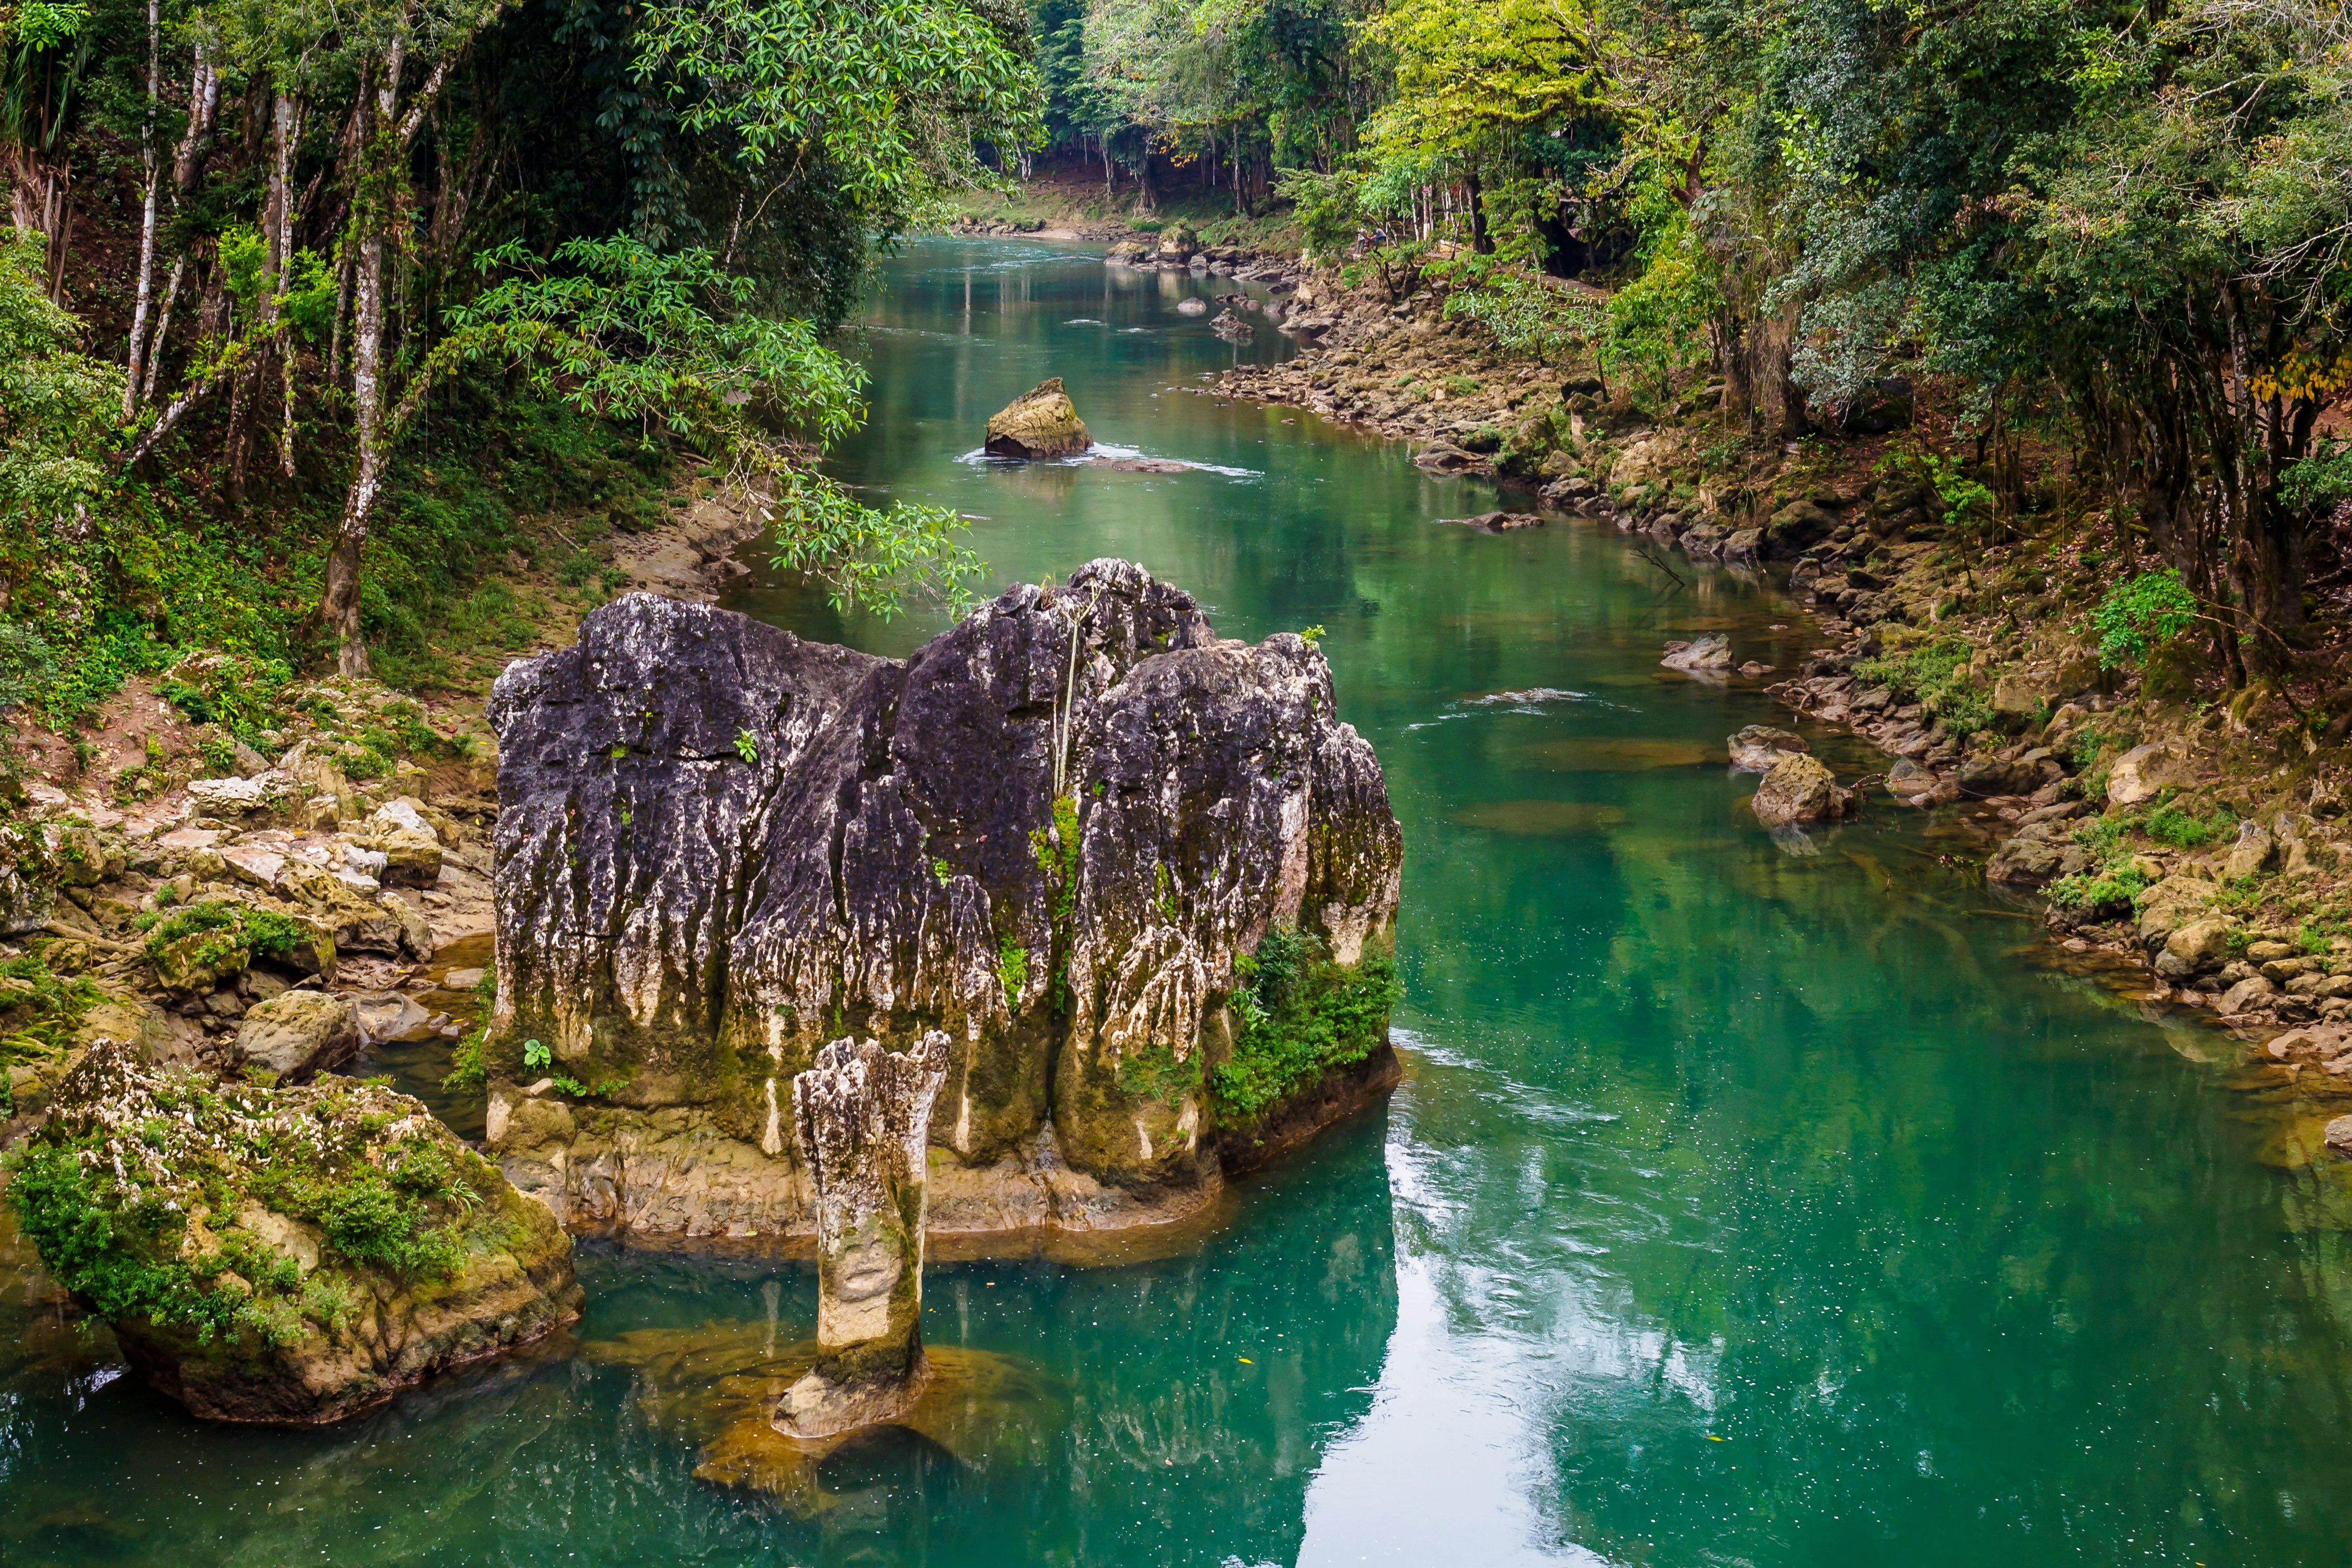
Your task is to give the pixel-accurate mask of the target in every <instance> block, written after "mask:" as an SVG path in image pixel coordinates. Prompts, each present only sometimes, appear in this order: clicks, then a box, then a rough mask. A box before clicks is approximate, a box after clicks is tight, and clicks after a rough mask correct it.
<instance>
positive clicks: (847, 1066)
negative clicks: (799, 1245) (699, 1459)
mask: <svg viewBox="0 0 2352 1568" xmlns="http://www.w3.org/2000/svg"><path fill="white" fill-rule="evenodd" d="M947 1071H948V1037H947V1036H946V1035H945V1034H944V1033H942V1032H941V1031H940V1030H931V1031H929V1033H927V1034H925V1035H924V1036H923V1038H922V1040H921V1042H920V1043H919V1044H917V1045H916V1046H915V1047H914V1048H913V1049H912V1050H910V1051H906V1052H904V1053H903V1054H902V1053H900V1052H898V1051H885V1050H883V1049H882V1047H881V1045H880V1044H879V1043H877V1041H874V1040H858V1041H851V1040H835V1041H834V1042H833V1043H832V1044H831V1045H828V1046H826V1047H825V1048H824V1050H823V1051H819V1052H818V1053H817V1058H816V1065H815V1066H814V1068H811V1069H810V1070H809V1071H806V1072H803V1073H802V1074H800V1075H799V1076H798V1077H796V1078H794V1079H793V1123H794V1127H795V1131H796V1132H797V1134H798V1135H799V1139H800V1148H801V1158H802V1159H803V1162H805V1164H806V1166H807V1169H808V1173H809V1177H810V1180H811V1183H812V1184H813V1185H814V1187H815V1189H816V1249H817V1250H816V1260H817V1261H816V1268H817V1309H816V1337H817V1344H818V1346H819V1347H820V1352H821V1354H820V1356H819V1359H818V1361H817V1364H816V1365H815V1367H814V1369H812V1370H811V1371H810V1372H809V1374H808V1375H806V1376H804V1377H803V1378H802V1379H801V1380H800V1381H799V1382H797V1383H795V1384H793V1385H792V1387H791V1388H790V1389H789V1390H787V1391H786V1392H785V1394H784V1397H783V1399H782V1403H781V1404H780V1405H779V1406H778V1407H777V1411H776V1427H777V1429H778V1430H779V1431H782V1432H785V1433H788V1434H789V1435H791V1436H793V1437H831V1436H833V1435H834V1434H835V1433H837V1432H845V1431H848V1430H850V1429H851V1428H852V1427H866V1426H871V1425H874V1424H875V1423H877V1422H880V1421H887V1420H889V1419H891V1418H892V1417H893V1416H897V1415H898V1414H900V1413H901V1412H903V1411H904V1410H905V1409H906V1408H907V1406H908V1405H910V1404H912V1403H913V1401H914V1398H915V1396H916V1395H917V1394H918V1393H919V1392H920V1391H921V1388H922V1385H923V1381H924V1378H925V1376H926V1375H927V1373H928V1370H929V1369H928V1368H927V1367H926V1366H925V1364H924V1361H923V1335H922V1316H923V1194H924V1175H925V1167H924V1154H923V1150H924V1146H925V1145H926V1144H927V1143H928V1142H929V1137H930V1124H931V1103H932V1102H933V1101H934V1100H936V1099H937V1098H938V1097H939V1092H940V1084H941V1083H942V1082H945V1081H946V1078H947Z"/></svg>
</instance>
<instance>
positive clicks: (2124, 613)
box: [2091, 567, 2197, 670]
mask: <svg viewBox="0 0 2352 1568" xmlns="http://www.w3.org/2000/svg"><path fill="white" fill-rule="evenodd" d="M2196 622H2197V600H2196V597H2195V596H2194V595H2193V594H2191V593H2190V592H2189V589H2188V586H2187V585H2186V584H2184V583H2183V582H2182V581H2181V580H2180V574H2179V572H2177V571H2174V570H2171V569H2170V568H2169V567H2168V568H2166V569H2165V570H2162V571H2144V572H2142V573H2140V574H2139V575H2138V576H2137V577H2135V578H2133V579H2132V580H2130V581H2129V582H2126V583H2120V584H2118V585H2116V587H2114V588H2111V589H2109V590H2108V591H2107V594H2106V597H2105V598H2104V599H2102V600H2100V601H2099V605H2098V608H2097V609H2095V610H2094V611H2092V612H2091V623H2092V624H2093V625H2095V626H2096V627H2097V628H2098V632H2099V663H2100V664H2104V665H2105V666H2106V667H2107V668H2108V669H2111V670H2113V669H2120V668H2122V667H2123V666H2125V665H2126V664H2142V663H2145V662H2146V661H2147V657H2148V655H2150V654H2151V653H2156V652H2157V651H2158V650H2159V649H2161V648H2163V647H2164V646H2165V644H2167V643H2170V642H2171V641H2172V640H2173V639H2174V638H2176V637H2178V636H2179V635H2180V634H2181V633H2182V632H2186V631H2188V630H2189V627H2191V626H2193V625H2195V624H2196Z"/></svg>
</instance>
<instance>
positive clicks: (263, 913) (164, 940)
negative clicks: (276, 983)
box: [139, 898, 313, 968]
mask: <svg viewBox="0 0 2352 1568" xmlns="http://www.w3.org/2000/svg"><path fill="white" fill-rule="evenodd" d="M139 925H140V926H141V927H142V929H143V930H145V931H146V933H147V957H148V960H149V961H150V962H151V963H155V964H158V965H161V964H163V963H166V962H170V961H173V959H177V960H178V961H180V962H182V963H184V964H185V965H187V966H188V967H207V968H209V967H216V966H217V965H219V964H221V963H222V962H223V961H225V960H226V959H229V958H231V957H233V956H236V955H237V954H240V953H242V954H247V955H250V956H253V957H256V958H284V957H287V956H290V955H292V954H293V953H295V952H297V951H299V950H300V949H301V948H304V947H307V946H310V945H311V942H312V939H313V938H312V935H311V932H310V929H309V928H308V927H307V926H305V925H303V924H302V923H301V922H300V921H299V920H296V919H294V918H293V917H292V916H290V915H280V914H278V912H277V911H276V910H272V909H255V908H253V907H251V906H250V905H248V904H231V903H229V902H228V901H227V900H226V899H217V898H208V899H204V900H202V901H200V902H198V903H195V904H185V905H183V906H182V907H180V908H178V909H174V910H172V911H170V912H168V913H167V912H165V911H163V910H158V911H156V912H155V913H154V914H153V915H142V916H141V917H140V920H139ZM185 936H204V937H205V940H203V941H200V942H197V943H195V944H194V945H193V946H191V947H189V948H188V949H187V951H185V952H184V953H178V954H172V953H170V952H168V950H169V949H171V948H172V946H173V944H174V943H176V942H178V941H179V940H180V939H181V938H183V937H185Z"/></svg>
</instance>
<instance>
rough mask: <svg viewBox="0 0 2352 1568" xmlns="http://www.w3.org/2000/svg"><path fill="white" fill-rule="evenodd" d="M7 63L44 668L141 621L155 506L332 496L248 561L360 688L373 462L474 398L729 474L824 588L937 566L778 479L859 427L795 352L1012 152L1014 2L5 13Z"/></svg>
mask: <svg viewBox="0 0 2352 1568" xmlns="http://www.w3.org/2000/svg"><path fill="white" fill-rule="evenodd" d="M0 46H5V51H4V52H0V69H5V72H6V73H7V80H6V83H5V91H0V141H5V144H6V147H7V151H8V153H9V164H10V167H9V172H10V175H11V193H12V197H13V201H14V211H13V217H14V222H15V229H14V233H15V236H16V237H15V240H14V242H13V247H12V248H11V249H9V250H8V252H7V253H6V254H5V256H0V358H5V372H0V376H5V385H0V437H5V439H6V441H7V443H8V444H7V448H6V451H5V454H0V475H5V477H4V478H0V486H5V488H6V490H7V504H8V509H9V510H8V520H9V528H8V534H7V538H6V540H5V549H6V552H7V558H6V559H5V561H0V585H5V589H6V591H8V592H9V593H10V595H11V596H12V601H13V602H12V606H11V607H12V608H13V609H14V610H16V611H18V612H23V613H26V614H29V615H32V616H33V617H34V618H36V619H37V620H39V621H41V622H42V624H43V626H44V627H45V628H46V629H47V632H48V633H49V634H50V635H51V636H52V637H53V639H54V638H62V639H64V640H65V641H66V642H68V643H70V642H71V640H72V638H73V635H74V633H75V631H76V628H77V625H78V624H79V623H81V622H87V621H89V619H90V618H91V617H93V616H95V615H97V614H99V613H100V612H101V611H102V609H103V607H104V606H105V604H106V603H107V602H109V601H110V599H111V600H112V601H121V600H123V599H125V598H126V597H130V598H135V597H136V590H137V586H138V585H137V583H136V581H135V579H137V578H138V577H139V576H140V575H141V573H140V570H139V568H138V564H137V558H138V557H139V556H140V555H141V553H142V548H143V549H144V550H145V552H146V553H148V554H150V555H152V554H153V553H155V546H156V545H157V543H158V528H157V526H156V525H157V516H156V511H155V508H156V507H158V506H160V505H163V504H164V502H163V497H162V496H161V495H159V486H160V487H161V489H162V490H163V491H171V490H176V489H184V488H185V487H187V486H196V487H198V488H201V489H202V490H204V491H205V492H207V493H208V495H209V499H210V501H211V503H212V505H213V515H215V516H223V515H225V516H226V517H236V516H239V515H241V514H246V513H247V512H248V511H249V510H250V509H251V507H252V505H253V504H255V503H256V502H257V501H260V500H268V499H272V498H275V499H279V500H283V501H285V502H286V503H287V505H288V507H290V508H291V509H292V510H294V511H298V512H299V511H300V510H301V509H302V508H301V507H300V504H299V502H300V497H301V496H302V495H303V494H304V493H305V492H309V491H316V490H318V489H320V488H330V487H331V488H332V489H334V490H337V491H340V493H341V497H342V500H341V507H340V508H339V509H338V511H337V514H336V516H335V518H334V521H333V523H332V526H331V528H330V529H328V530H326V532H325V537H323V538H316V537H312V538H309V539H307V540H306V539H305V538H302V537H300V533H301V530H300V528H299V526H298V527H296V528H294V529H293V533H294V535H295V537H291V538H283V539H280V540H278V543H279V544H280V545H281V546H282V547H283V548H284V550H285V551H286V553H288V554H289V557H299V556H300V555H301V554H302V553H303V551H304V550H305V549H315V551H316V559H315V565H314V567H313V568H312V570H315V571H316V573H317V576H316V579H315V590H314V591H315V592H316V595H317V599H316V605H317V610H316V614H315V624H314V630H315V632H316V634H317V640H318V641H319V642H320V643H323V644H325V645H328V646H330V647H331V649H332V650H333V651H334V653H335V654H336V657H337V659H338V661H339V663H340V664H341V668H342V669H343V670H344V671H345V673H357V672H360V671H362V670H364V669H365V668H366V666H367V638H366V627H365V625H364V619H365V617H364V604H365V601H366V596H365V594H364V593H363V580H364V577H365V574H366V570H367V562H368V560H369V559H370V549H371V538H372V536H373V530H374V528H375V526H376V524H377V522H378V520H379V514H380V512H381V507H382V502H383V492H384V486H385V484H386V476H387V473H388V469H389V466H390V465H391V464H392V462H393V460H394V455H395V454H396V453H397V451H398V449H399V447H400V444H401V443H402V441H403V439H404V436H405V435H406V434H408V433H409V432H410V431H411V430H412V428H413V426H414V424H415V421H416V420H417V419H418V417H419V415H420V414H421V413H424V412H425V411H426V410H427V409H428V408H430V407H431V406H433V404H434V402H435V400H436V399H439V400H444V401H449V400H457V401H462V400H464V399H465V398H467V397H469V396H480V395H486V394H487V395H492V396H499V397H506V398H509V399H510V398H513V397H517V396H521V397H536V398H539V399H541V400H555V401H557V402H563V403H568V404H570V405H572V406H573V407H576V408H578V409H580V410H583V411H584V412H586V413H589V414H592V415H593V416H596V417H598V418H602V419H607V420H614V421H619V422H623V423H625V424H629V425H631V426H634V427H635V429H637V430H638V431H639V432H640V433H641V434H642V435H643V436H644V437H645V438H646V440H647V441H649V442H654V443H656V444H662V445H663V446H664V447H665V449H666V450H671V451H677V452H682V453H688V454H691V455H695V456H697V457H698V458H699V459H701V460H702V461H704V462H706V463H708V464H709V465H713V466H715V467H718V468H719V469H720V470H722V471H725V472H728V473H730V474H731V475H733V476H736V477H739V478H743V479H746V480H756V481H758V482H759V484H760V485H761V494H763V495H765V496H767V497H769V500H770V504H772V505H775V506H779V507H782V508H783V510H784V511H785V513H786V527H785V529H784V535H783V542H784V544H785V546H786V547H787V548H788V549H791V550H793V552H795V554H796V556H797V557H798V559H801V560H802V562H803V565H805V566H807V567H808V568H809V569H810V570H813V571H814V572H815V573H817V574H818V575H819V576H820V577H823V578H824V580H827V581H828V582H830V583H831V584H832V585H833V586H834V588H835V591H836V592H837V593H840V594H843V595H845V596H862V597H865V598H866V599H868V600H869V601H871V600H879V601H880V602H882V603H883V605H884V606H885V607H886V608H887V606H888V605H890V604H891V603H892V602H894V601H895V599H896V596H898V595H899V594H901V593H903V592H906V591H920V590H923V589H925V588H930V589H940V588H947V587H951V586H952V582H953V580H954V578H955V576H956V575H957V574H958V572H959V571H960V570H962V569H963V568H965V567H966V566H968V565H969V563H970V557H969V555H968V554H967V553H965V552H963V551H962V550H961V548H960V547H958V546H956V545H955V544H954V542H953V539H952V532H953V530H952V528H948V527H945V526H944V520H943V519H941V518H938V517H928V516H925V515H921V514H918V513H914V512H909V511H900V512H898V513H894V514H890V515H887V516H874V515H871V514H868V513H866V511H865V509H864V508H862V507H857V506H856V504H855V503H854V502H852V501H851V500H850V499H849V498H848V497H845V495H843V494H842V493H841V492H839V491H837V490H835V489H834V488H833V487H831V486H827V485H825V484H824V482H823V481H822V480H821V479H818V478H816V477H815V476H814V475H813V474H812V473H811V472H810V471H809V468H808V464H807V458H808V456H809V455H813V454H814V452H816V451H817V450H819V449H821V446H822V444H823V443H824V441H825V440H827V439H830V438H832V437H835V436H837V435H839V434H842V433H844V432H845V431H846V430H849V429H853V428H855V426H856V423H857V422H858V420H859V419H860V418H861V416H862V413H863V409H862V405H861V403H860V402H859V396H858V394H859V388H860V384H861V383H860V378H859V375H858V373H857V372H856V369H855V367H854V366H852V365H851V364H849V363H848V362H847V361H843V360H842V359H840V358H839V357H838V355H837V354H836V353H835V351H834V350H831V349H828V348H827V347H825V346H824V341H823V339H824V335H825V334H826V333H827V332H829V331H830V330H831V329H833V328H834V327H835V326H836V325H838V324H839V322H840V321H841V320H842V319H843V318H844V317H845V314H846V313H847V311H848V310H849V309H850V308H851V307H852V305H853V304H854V302H855V300H856V297H857V293H858V289H859V287H860V281H861V277H862V276H863V273H864V269H865V265H866V257H867V256H868V255H869V254H870V253H871V250H872V247H874V246H877V245H887V243H889V241H890V240H891V238H892V237H893V236H894V235H898V234H899V233H901V232H903V231H904V230H905V229H906V228H907V227H908V225H912V224H915V223H918V222H920V221H922V219H923V218H924V217H925V216H926V214H929V213H930V212H932V211H935V210H937V209H938V207H939V205H940V202H941V201H942V200H943V199H944V198H946V197H949V196H950V195H952V194H953V193H957V192H959V191H961V189H963V188H965V187H967V186H969V185H971V184H972V183H975V182H976V181H982V180H985V179H988V178H990V177H991V175H990V172H989V170H988V167H987V166H986V164H985V163H984V162H983V161H982V160H983V158H984V157H985V158H989V159H992V160H995V161H997V162H1002V157H1001V155H1000V154H998V153H997V152H995V151H994V150H995V149H996V148H998V147H1000V146H1003V147H1013V146H1016V145H1023V144H1025V143H1027V142H1028V141H1031V140H1032V139H1033V138H1034V120H1035V117H1036V114H1037V112H1038V106H1039V93H1038V90H1037V82H1036V76H1035V72H1034V67H1033V65H1032V63H1031V60H1030V50H1029V41H1028V36H1027V26H1026V19H1025V17H1024V16H1023V15H1022V13H1021V12H1020V11H1019V10H1018V8H1008V7H1006V6H1004V5H1001V4H992V0H746V3H744V4H740V5H739V4H723V3H722V4H701V3H698V4H696V5H667V4H658V3H657V4H654V5H645V6H608V5H604V4H602V3H601V0H359V3H358V4H356V5H320V4H315V3H313V0H89V3H82V0H66V3H62V4H55V3H49V0H27V3H24V4H18V5H14V6H7V5H0ZM264 492H267V493H268V494H263V493H264ZM279 520H280V521H283V520H284V519H282V518H280V519H279ZM314 534H315V530H314ZM161 535H162V539H163V543H164V544H165V545H166V546H168V544H169V541H170V537H171V534H170V528H168V527H166V528H162V530H161ZM166 553H167V554H168V549H167V550H166ZM877 560H881V561H887V564H888V567H889V570H887V571H881V572H877V571H876V570H874V569H875V566H876V564H877Z"/></svg>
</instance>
